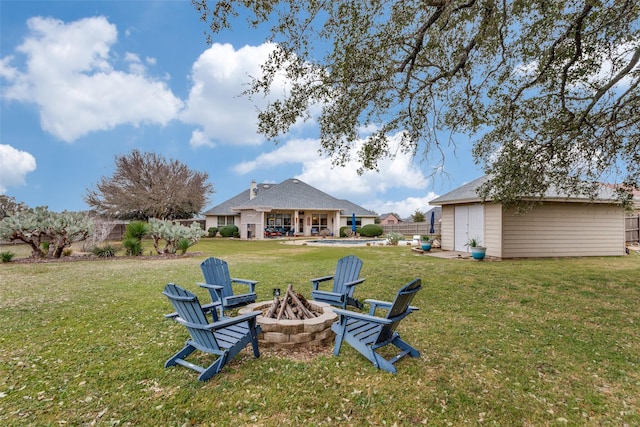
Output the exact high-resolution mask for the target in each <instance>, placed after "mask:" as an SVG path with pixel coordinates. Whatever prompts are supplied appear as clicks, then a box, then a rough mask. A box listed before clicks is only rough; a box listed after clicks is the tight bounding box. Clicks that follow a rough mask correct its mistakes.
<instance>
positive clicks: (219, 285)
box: [198, 257, 258, 317]
mask: <svg viewBox="0 0 640 427" xmlns="http://www.w3.org/2000/svg"><path fill="white" fill-rule="evenodd" d="M200 269H201V270H202V274H203V276H204V280H205V282H206V283H198V285H199V286H200V287H202V288H205V289H207V291H209V295H210V296H211V301H213V304H215V303H220V306H219V311H220V316H221V317H223V316H224V312H225V311H226V310H231V309H234V308H238V307H242V306H245V305H247V304H251V303H254V302H256V293H255V286H256V284H257V283H258V282H257V281H255V280H246V279H236V278H233V277H231V276H230V275H229V266H228V265H227V262H226V261H224V260H221V259H219V258H214V257H210V258H207V259H205V260H204V261H202V263H200ZM234 284H240V285H244V286H247V288H248V289H247V290H248V292H244V293H239V294H234V292H233V287H234V286H233V285H234Z"/></svg>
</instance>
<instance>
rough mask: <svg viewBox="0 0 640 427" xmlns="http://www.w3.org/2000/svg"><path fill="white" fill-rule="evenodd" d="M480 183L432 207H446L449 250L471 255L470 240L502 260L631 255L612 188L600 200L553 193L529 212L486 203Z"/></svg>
mask: <svg viewBox="0 0 640 427" xmlns="http://www.w3.org/2000/svg"><path fill="white" fill-rule="evenodd" d="M487 179H488V178H487V176H484V177H482V178H478V179H476V180H475V181H472V182H470V183H468V184H466V185H463V186H461V187H459V188H457V189H455V190H453V191H451V192H449V193H447V194H444V195H443V196H440V197H438V198H436V199H434V200H431V201H430V202H429V203H430V204H431V205H440V206H442V221H441V227H442V229H441V230H442V231H441V239H442V240H441V245H442V249H443V250H452V251H462V252H468V251H469V248H468V246H466V244H467V242H468V240H469V239H470V238H477V239H479V240H480V242H481V245H482V246H485V247H486V248H487V252H486V254H487V255H488V256H493V257H498V258H528V257H568V256H619V255H624V254H625V223H624V218H625V211H624V208H623V206H622V205H621V203H620V202H619V201H618V200H617V199H616V195H615V193H614V191H613V190H612V189H611V187H607V186H604V185H603V186H601V188H600V192H599V194H598V195H597V197H596V198H595V199H593V200H591V199H590V198H588V197H586V196H585V197H575V196H572V197H567V196H564V195H561V194H558V193H556V192H553V191H549V192H547V194H546V195H545V197H544V198H543V199H542V201H541V203H539V204H536V205H535V206H534V207H533V208H532V209H531V210H530V211H528V212H527V213H519V212H517V210H516V209H515V208H506V207H503V205H502V204H501V203H493V202H491V201H490V200H487V201H483V200H482V199H481V198H480V197H479V196H478V194H477V189H478V188H479V187H480V186H481V185H482V184H483V183H484V182H485V181H486V180H487Z"/></svg>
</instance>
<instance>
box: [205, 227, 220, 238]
mask: <svg viewBox="0 0 640 427" xmlns="http://www.w3.org/2000/svg"><path fill="white" fill-rule="evenodd" d="M207 231H208V232H209V237H216V235H217V234H218V227H209V229H208V230H207Z"/></svg>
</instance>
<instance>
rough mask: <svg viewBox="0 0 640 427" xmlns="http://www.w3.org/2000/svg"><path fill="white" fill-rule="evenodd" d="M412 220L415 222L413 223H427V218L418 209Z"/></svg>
mask: <svg viewBox="0 0 640 427" xmlns="http://www.w3.org/2000/svg"><path fill="white" fill-rule="evenodd" d="M411 219H412V220H413V222H425V221H426V216H425V214H424V212H422V211H421V210H420V209H416V211H415V212H414V213H413V215H411Z"/></svg>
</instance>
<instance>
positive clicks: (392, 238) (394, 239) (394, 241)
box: [385, 231, 403, 246]
mask: <svg viewBox="0 0 640 427" xmlns="http://www.w3.org/2000/svg"><path fill="white" fill-rule="evenodd" d="M385 237H386V238H387V240H388V241H389V244H390V245H393V246H398V242H399V241H400V240H402V239H403V236H402V234H400V233H396V232H395V231H392V232H391V233H388V234H387V235H386V236H385Z"/></svg>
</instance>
